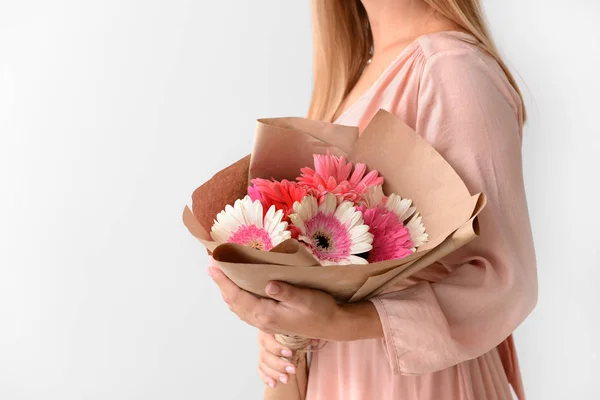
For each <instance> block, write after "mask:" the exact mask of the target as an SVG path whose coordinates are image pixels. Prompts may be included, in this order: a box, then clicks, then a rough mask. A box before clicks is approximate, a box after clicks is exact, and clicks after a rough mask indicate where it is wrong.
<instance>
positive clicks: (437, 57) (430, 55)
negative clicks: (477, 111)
mask: <svg viewBox="0 0 600 400" xmlns="http://www.w3.org/2000/svg"><path fill="white" fill-rule="evenodd" d="M417 41H418V49H417V51H418V52H419V53H420V59H421V61H422V68H421V76H420V81H421V86H423V85H425V84H430V85H431V86H433V87H435V88H437V89H440V88H441V87H443V86H449V87H452V86H456V87H460V88H461V89H462V90H461V92H463V93H464V92H465V91H466V89H467V88H470V92H471V93H465V94H466V95H472V96H479V95H482V94H484V93H482V92H485V91H489V90H490V89H495V90H494V91H495V92H498V93H501V94H502V95H503V96H502V97H504V99H505V100H506V101H507V102H508V103H509V104H511V106H512V107H513V108H514V110H515V111H518V110H519V109H520V108H521V106H520V96H519V95H518V94H517V92H516V91H515V90H514V88H513V86H512V85H511V84H510V82H509V80H508V78H507V76H506V74H505V73H504V70H503V69H502V67H501V66H500V64H499V63H498V62H497V61H496V59H495V58H494V57H493V56H492V55H491V54H490V53H488V52H487V51H485V50H484V49H483V48H482V47H481V45H480V43H479V41H478V40H477V39H476V38H475V37H474V36H473V35H471V34H469V33H465V32H459V31H446V32H437V33H433V34H429V35H424V36H422V37H420V38H419V39H418V40H417Z"/></svg>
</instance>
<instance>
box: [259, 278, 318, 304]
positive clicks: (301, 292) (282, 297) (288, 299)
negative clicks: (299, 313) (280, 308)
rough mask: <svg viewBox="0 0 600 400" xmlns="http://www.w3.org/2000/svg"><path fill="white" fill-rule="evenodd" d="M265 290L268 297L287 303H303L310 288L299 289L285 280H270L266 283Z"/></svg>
mask: <svg viewBox="0 0 600 400" xmlns="http://www.w3.org/2000/svg"><path fill="white" fill-rule="evenodd" d="M265 292H266V293H267V295H269V297H271V298H273V299H275V300H277V301H280V302H282V303H288V304H304V303H305V302H306V301H305V300H306V298H307V295H309V292H310V290H308V289H301V288H297V287H295V286H292V285H290V284H287V283H285V282H275V281H271V282H269V283H268V284H267V287H266V289H265Z"/></svg>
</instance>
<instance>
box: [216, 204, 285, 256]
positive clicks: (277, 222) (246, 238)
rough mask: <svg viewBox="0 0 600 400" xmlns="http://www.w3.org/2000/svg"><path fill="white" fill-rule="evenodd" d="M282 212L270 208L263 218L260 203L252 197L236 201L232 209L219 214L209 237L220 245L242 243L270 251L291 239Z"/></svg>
mask: <svg viewBox="0 0 600 400" xmlns="http://www.w3.org/2000/svg"><path fill="white" fill-rule="evenodd" d="M282 218H283V211H281V210H278V211H275V206H273V205H272V206H271V207H269V209H268V210H267V213H266V214H264V216H263V207H262V204H261V203H260V201H259V200H256V201H254V202H253V201H252V199H251V198H250V196H246V197H244V198H243V199H242V200H236V201H235V203H234V204H233V207H232V206H230V205H227V206H226V207H225V210H223V211H221V212H220V213H219V214H218V215H217V219H216V220H215V222H214V224H213V226H212V229H211V230H210V235H211V236H212V238H213V239H214V240H215V241H217V242H220V243H225V242H230V243H239V244H243V245H245V246H249V247H252V248H255V249H258V250H265V251H269V250H271V249H272V248H273V247H275V246H277V245H278V244H279V243H281V242H283V241H284V240H287V239H290V238H291V233H290V231H288V230H287V227H288V224H287V222H282V221H281V219H282Z"/></svg>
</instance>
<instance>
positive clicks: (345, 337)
mask: <svg viewBox="0 0 600 400" xmlns="http://www.w3.org/2000/svg"><path fill="white" fill-rule="evenodd" d="M331 325H332V326H331V329H332V331H331V338H332V340H336V341H351V340H361V339H378V338H382V337H383V328H382V326H381V320H380V319H379V314H378V313H377V309H376V308H375V306H374V305H373V303H371V302H370V301H362V302H359V303H353V304H342V305H340V306H339V310H338V313H337V316H336V318H334V320H333V321H332V324H331Z"/></svg>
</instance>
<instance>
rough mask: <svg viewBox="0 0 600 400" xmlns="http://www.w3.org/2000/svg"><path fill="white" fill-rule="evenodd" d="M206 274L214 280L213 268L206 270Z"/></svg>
mask: <svg viewBox="0 0 600 400" xmlns="http://www.w3.org/2000/svg"><path fill="white" fill-rule="evenodd" d="M206 273H207V274H208V276H210V277H211V278H212V276H213V273H212V268H211V267H208V268H206Z"/></svg>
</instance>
